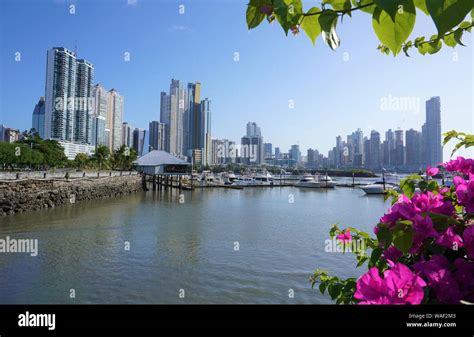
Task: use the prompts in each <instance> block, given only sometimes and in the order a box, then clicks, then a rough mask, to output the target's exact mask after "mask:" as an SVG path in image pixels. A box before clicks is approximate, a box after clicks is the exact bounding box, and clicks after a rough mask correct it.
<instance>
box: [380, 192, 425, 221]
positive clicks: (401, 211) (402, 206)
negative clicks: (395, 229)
mask: <svg viewBox="0 0 474 337" xmlns="http://www.w3.org/2000/svg"><path fill="white" fill-rule="evenodd" d="M419 212H420V211H419V209H417V208H416V207H415V205H414V204H413V202H412V201H411V200H410V199H409V198H408V197H407V196H406V195H403V194H402V195H400V197H399V198H398V201H397V202H396V203H395V204H393V205H392V207H391V208H390V209H389V210H388V213H386V214H385V215H384V216H383V217H381V218H380V222H381V223H385V224H389V225H395V224H396V222H397V221H398V220H411V219H413V217H414V216H415V215H416V214H418V213H419Z"/></svg>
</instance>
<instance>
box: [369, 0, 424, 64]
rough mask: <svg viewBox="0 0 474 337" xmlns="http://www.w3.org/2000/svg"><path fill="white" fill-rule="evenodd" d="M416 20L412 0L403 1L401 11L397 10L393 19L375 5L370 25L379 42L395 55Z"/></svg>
mask: <svg viewBox="0 0 474 337" xmlns="http://www.w3.org/2000/svg"><path fill="white" fill-rule="evenodd" d="M415 21H416V11H415V6H414V5H413V1H412V0H405V1H403V11H402V12H401V13H400V11H397V12H396V14H395V16H394V19H392V17H391V15H390V14H389V13H387V12H386V11H385V10H382V9H381V8H379V7H377V8H376V9H375V11H374V15H373V17H372V26H373V28H374V31H375V34H376V35H377V37H378V38H379V40H380V42H382V44H384V45H385V46H387V47H388V48H390V50H391V51H392V53H393V55H397V54H398V53H399V52H400V51H401V49H402V44H403V43H404V42H405V41H406V40H407V38H408V37H409V36H410V34H411V32H412V30H413V27H414V26H415Z"/></svg>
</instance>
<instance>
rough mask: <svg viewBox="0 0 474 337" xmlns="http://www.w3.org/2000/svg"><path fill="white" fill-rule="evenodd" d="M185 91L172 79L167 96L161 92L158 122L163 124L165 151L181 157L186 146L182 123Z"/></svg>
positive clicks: (184, 108)
mask: <svg viewBox="0 0 474 337" xmlns="http://www.w3.org/2000/svg"><path fill="white" fill-rule="evenodd" d="M186 102H187V97H186V91H185V90H184V89H183V86H182V84H181V82H180V81H179V80H175V79H172V80H171V84H170V90H169V94H167V93H166V92H161V97H160V122H161V123H163V124H165V137H166V139H165V151H167V152H169V153H172V154H175V155H181V154H183V153H184V152H185V151H184V149H185V148H187V146H186V145H185V144H184V141H185V138H186V139H187V130H186V129H185V125H184V121H185V115H186V114H187V111H186Z"/></svg>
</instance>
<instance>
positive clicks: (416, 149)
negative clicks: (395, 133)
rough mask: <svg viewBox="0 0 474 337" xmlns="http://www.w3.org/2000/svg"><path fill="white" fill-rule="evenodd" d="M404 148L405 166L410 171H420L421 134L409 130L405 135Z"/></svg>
mask: <svg viewBox="0 0 474 337" xmlns="http://www.w3.org/2000/svg"><path fill="white" fill-rule="evenodd" d="M405 140H406V141H405V146H406V151H405V152H406V166H407V169H409V170H412V171H417V170H420V168H421V164H422V161H421V160H422V158H421V147H422V145H421V143H422V138H421V133H420V132H419V131H416V130H413V129H410V130H408V131H407V132H406V133H405Z"/></svg>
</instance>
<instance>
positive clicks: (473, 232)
mask: <svg viewBox="0 0 474 337" xmlns="http://www.w3.org/2000/svg"><path fill="white" fill-rule="evenodd" d="M462 238H463V239H464V248H465V249H466V251H467V256H469V258H471V259H474V225H469V226H467V227H466V229H465V230H464V233H463V234H462Z"/></svg>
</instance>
